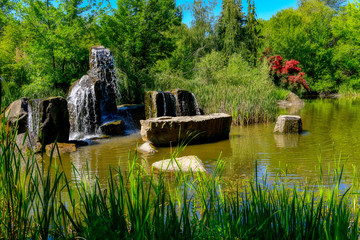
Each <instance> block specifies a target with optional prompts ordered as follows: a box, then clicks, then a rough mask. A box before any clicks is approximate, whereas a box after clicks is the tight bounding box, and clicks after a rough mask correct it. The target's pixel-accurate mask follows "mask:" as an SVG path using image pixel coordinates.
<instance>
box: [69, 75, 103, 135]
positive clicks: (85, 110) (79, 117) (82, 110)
mask: <svg viewBox="0 0 360 240" xmlns="http://www.w3.org/2000/svg"><path fill="white" fill-rule="evenodd" d="M68 103H69V114H70V139H71V140H73V139H81V138H84V137H85V136H86V135H91V134H96V133H97V130H98V127H99V124H100V123H99V116H98V115H97V114H98V111H97V101H96V98H95V85H94V84H92V82H91V79H90V78H89V76H87V75H85V76H83V77H82V78H81V79H80V81H79V83H78V84H76V85H74V87H73V88H72V89H71V92H70V94H69V97H68Z"/></svg>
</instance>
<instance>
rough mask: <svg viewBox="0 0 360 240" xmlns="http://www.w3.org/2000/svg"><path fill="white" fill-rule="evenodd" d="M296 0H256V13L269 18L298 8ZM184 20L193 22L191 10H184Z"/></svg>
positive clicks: (184, 1)
mask: <svg viewBox="0 0 360 240" xmlns="http://www.w3.org/2000/svg"><path fill="white" fill-rule="evenodd" d="M191 2H193V1H192V0H176V3H177V4H178V5H186V4H188V3H191ZM221 2H222V1H221V0H218V4H217V6H216V8H215V10H214V12H215V15H218V14H219V13H220V11H221ZM242 2H243V8H244V10H245V11H246V9H247V1H246V0H245V1H244V0H242ZM296 3H297V1H296V0H255V7H256V13H257V17H258V18H262V19H265V20H268V19H270V18H271V16H272V15H274V14H276V13H277V12H278V11H280V10H281V9H285V8H289V7H294V8H296ZM183 22H184V23H186V24H189V23H190V22H191V14H190V12H189V11H186V10H185V11H184V18H183Z"/></svg>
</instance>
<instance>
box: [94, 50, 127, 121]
mask: <svg viewBox="0 0 360 240" xmlns="http://www.w3.org/2000/svg"><path fill="white" fill-rule="evenodd" d="M90 66H92V70H94V71H93V74H95V76H96V77H97V78H98V79H99V80H100V82H101V83H102V84H100V91H101V93H102V94H101V98H100V107H101V112H102V114H103V116H105V115H108V114H113V113H115V112H116V98H117V97H118V96H119V95H120V94H119V86H118V81H117V79H116V74H115V63H114V58H113V57H112V54H111V51H110V50H109V49H107V48H102V47H99V48H93V49H92V50H91V56H90ZM113 103H115V105H114V104H113ZM114 107H115V108H114Z"/></svg>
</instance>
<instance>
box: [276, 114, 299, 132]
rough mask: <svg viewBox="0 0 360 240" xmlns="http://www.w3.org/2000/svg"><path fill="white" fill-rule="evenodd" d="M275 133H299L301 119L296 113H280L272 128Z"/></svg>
mask: <svg viewBox="0 0 360 240" xmlns="http://www.w3.org/2000/svg"><path fill="white" fill-rule="evenodd" d="M274 132H275V133H301V132H302V121H301V117H300V116H297V115H280V116H279V117H278V119H277V121H276V125H275V128H274Z"/></svg>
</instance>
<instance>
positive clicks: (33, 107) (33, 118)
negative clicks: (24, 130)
mask: <svg viewBox="0 0 360 240" xmlns="http://www.w3.org/2000/svg"><path fill="white" fill-rule="evenodd" d="M41 100H42V99H32V100H30V101H29V105H28V114H29V115H28V130H29V132H30V133H34V134H35V136H38V135H39V128H40V103H41Z"/></svg>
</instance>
